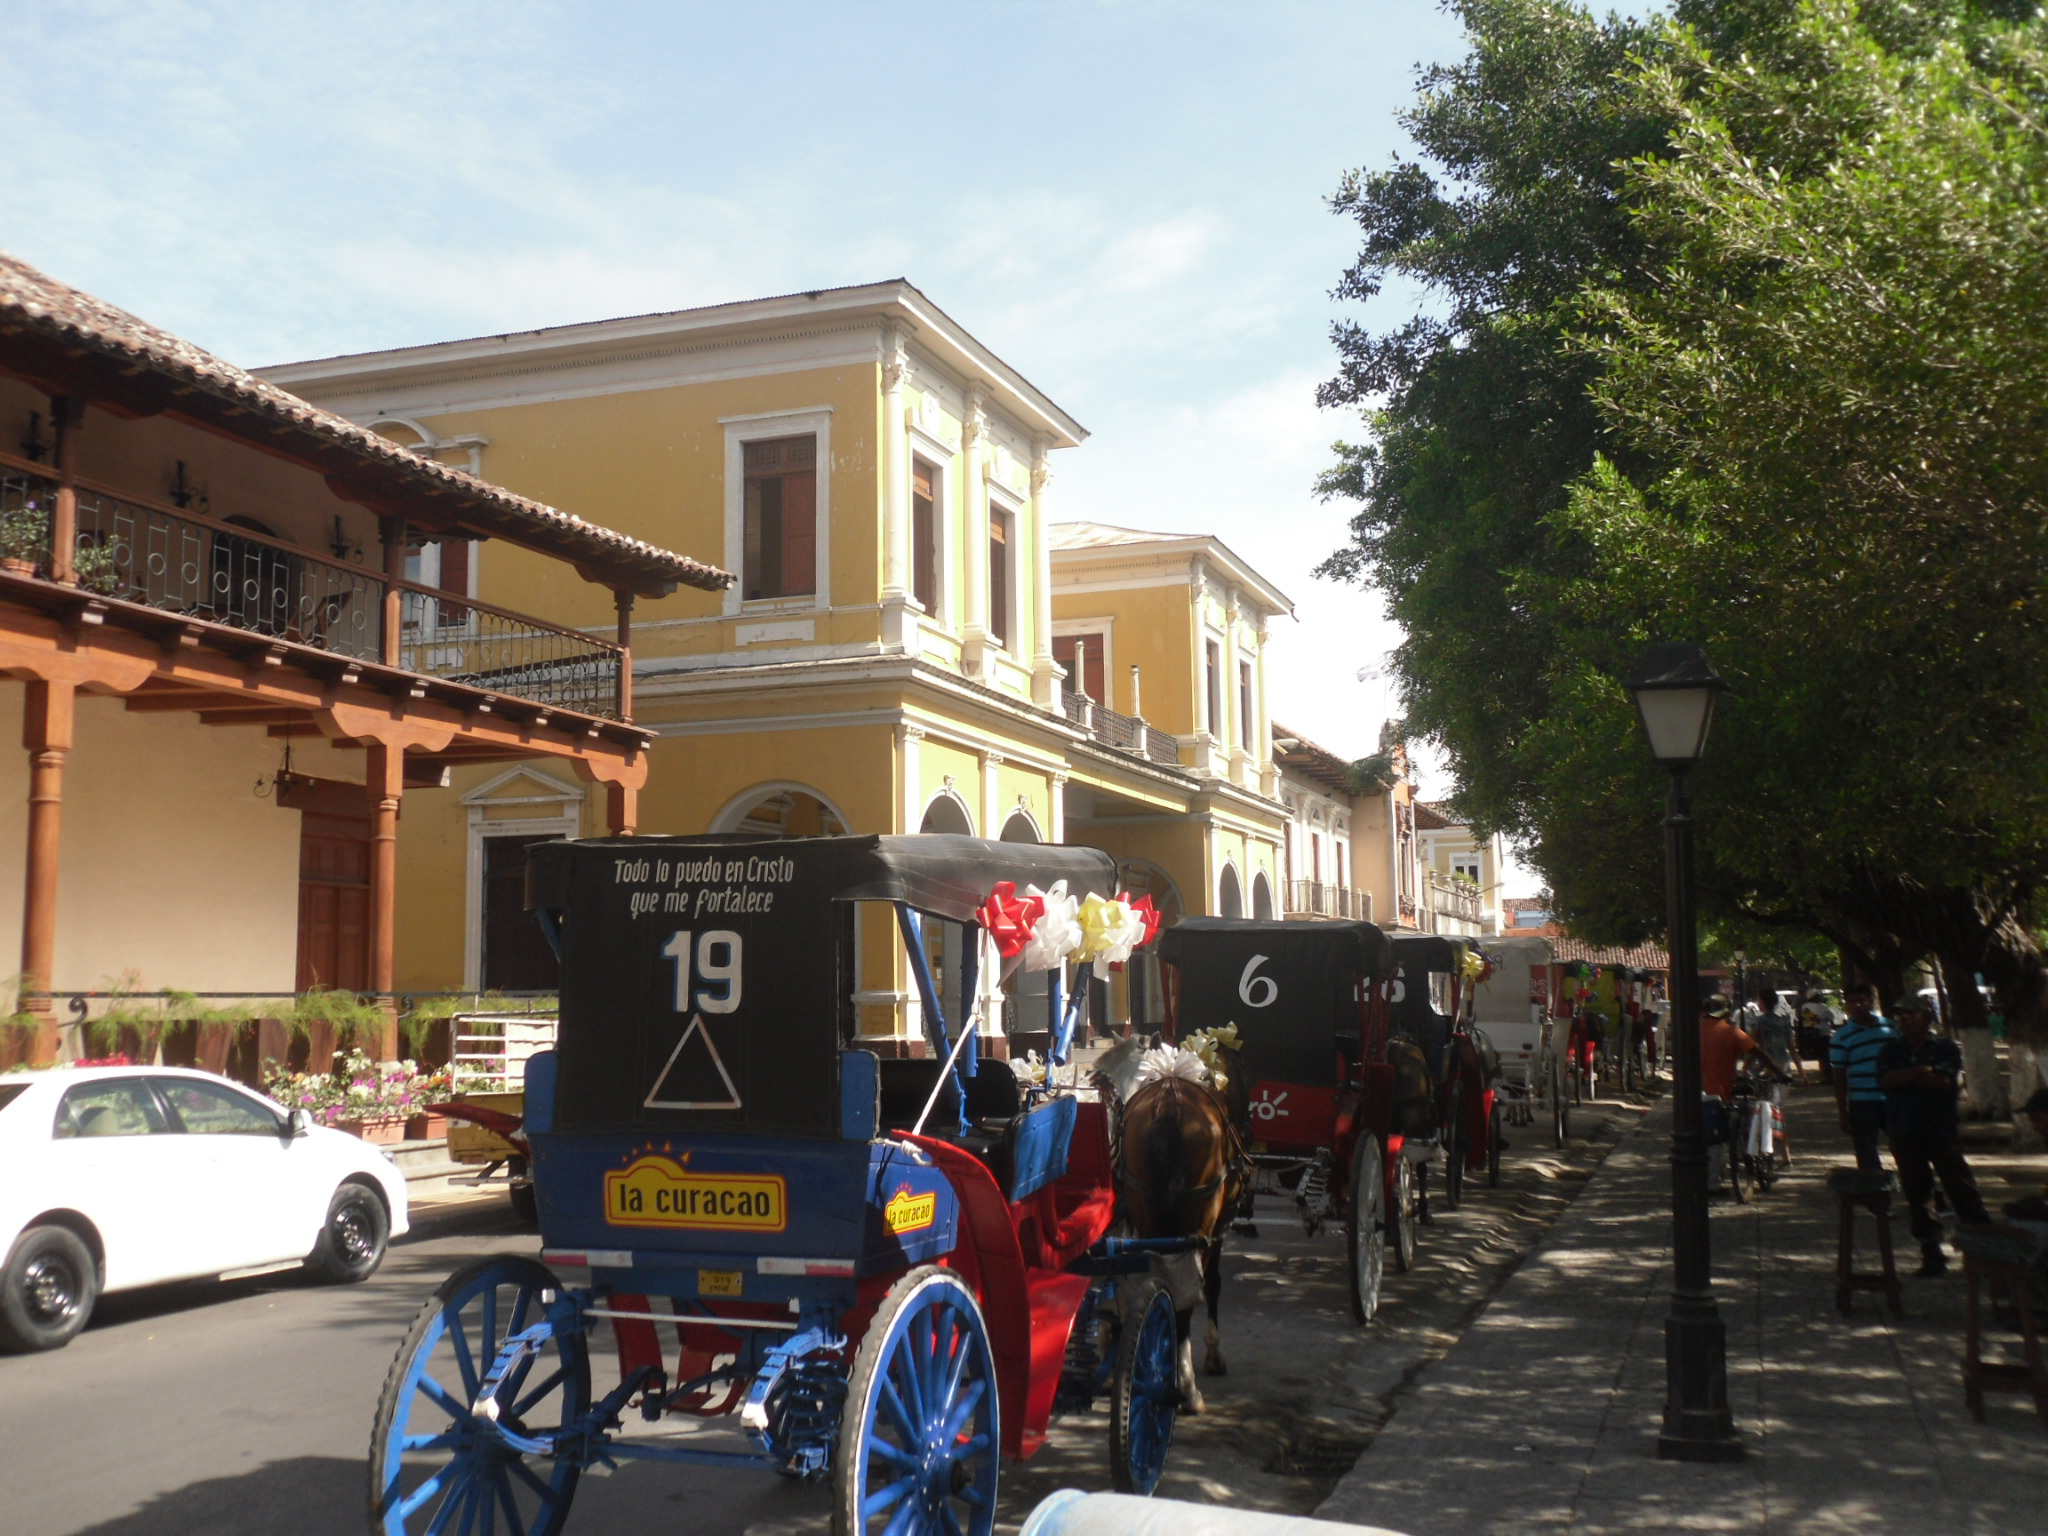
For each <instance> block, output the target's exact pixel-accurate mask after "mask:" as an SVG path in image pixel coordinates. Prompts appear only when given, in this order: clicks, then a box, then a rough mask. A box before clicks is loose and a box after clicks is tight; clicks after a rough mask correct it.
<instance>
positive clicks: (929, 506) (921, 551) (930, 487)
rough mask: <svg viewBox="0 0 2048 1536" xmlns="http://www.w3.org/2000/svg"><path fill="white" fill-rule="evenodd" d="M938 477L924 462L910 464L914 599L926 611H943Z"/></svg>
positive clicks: (915, 461) (935, 615)
mask: <svg viewBox="0 0 2048 1536" xmlns="http://www.w3.org/2000/svg"><path fill="white" fill-rule="evenodd" d="M937 480H938V475H937V472H936V471H935V470H933V468H932V467H931V465H929V464H927V463H925V461H924V460H923V459H912V460H911V461H910V565H911V570H910V584H911V596H913V597H915V598H916V599H917V600H918V602H919V603H920V604H922V605H923V607H924V611H925V612H926V613H928V614H931V615H932V616H934V617H937V615H938V611H939V544H938V535H939V528H938V503H937V498H936V495H935V491H936V489H937Z"/></svg>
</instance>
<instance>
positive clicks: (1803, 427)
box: [1324, 0, 2048, 995]
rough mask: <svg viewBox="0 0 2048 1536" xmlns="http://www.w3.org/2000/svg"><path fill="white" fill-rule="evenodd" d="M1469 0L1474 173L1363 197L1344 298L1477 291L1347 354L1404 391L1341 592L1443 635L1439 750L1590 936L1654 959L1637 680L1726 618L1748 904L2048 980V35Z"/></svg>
mask: <svg viewBox="0 0 2048 1536" xmlns="http://www.w3.org/2000/svg"><path fill="white" fill-rule="evenodd" d="M1459 10H1460V12H1461V14H1462V15H1463V16H1464V18H1465V20H1466V22H1467V25H1468V28H1469V29H1470V30H1471V33H1472V37H1473V52H1472V56H1471V57H1470V58H1469V59H1468V60H1466V61H1465V62H1464V64H1462V65H1460V66H1457V67H1455V68H1453V69H1450V70H1444V71H1437V72H1434V73H1431V74H1429V75H1426V76H1425V79H1424V82H1423V83H1424V94H1423V97H1422V100H1421V102H1420V104H1419V105H1418V106H1417V107H1416V108H1415V109H1414V110H1413V111H1412V112H1411V113H1410V114H1409V115H1408V118H1407V122H1408V126H1409V127H1410V129H1411V131H1412V132H1414V133H1415V135H1416V138H1417V141H1418V144H1419V146H1420V147H1421V148H1422V149H1423V151H1424V153H1425V155H1426V156H1427V157H1428V158H1430V159H1431V160H1432V161H1433V162H1434V163H1435V164H1436V165H1437V166H1438V167H1439V168H1440V170H1439V173H1438V174H1431V173H1430V172H1428V171H1427V170H1425V169H1424V168H1422V167H1421V166H1420V165H1404V166H1397V167H1396V168H1395V170H1393V171H1391V172H1387V173H1383V174H1381V175H1380V176H1377V177H1364V178H1354V179H1352V180H1351V181H1348V182H1347V183H1346V185H1345V187H1344V189H1343V191H1342V192H1341V193H1340V196H1339V200H1338V201H1339V206H1340V208H1341V209H1342V210H1343V211H1345V212H1346V213H1349V214H1350V215H1352V216H1353V217H1356V218H1358V219H1359V221H1360V223H1361V225H1362V226H1363V227H1364V228H1365V230H1366V234H1367V239H1366V244H1365V250H1364V253H1363V254H1362V256H1361V260H1360V264H1359V266H1357V267H1355V268H1354V269H1353V271H1352V272H1351V273H1349V274H1347V277H1346V280H1345V282H1346V286H1345V288H1344V289H1342V290H1340V291H1343V292H1347V293H1349V294H1350V295H1352V296H1356V297H1369V296H1370V295H1371V294H1373V293H1375V292H1377V291H1378V287H1379V284H1380V283H1382V282H1383V281H1384V280H1385V279H1386V278H1387V277H1389V276H1394V275H1399V276H1401V277H1404V278H1407V279H1409V280H1411V281H1418V282H1420V283H1422V284H1423V285H1424V286H1425V288H1427V289H1429V290H1430V291H1431V292H1432V295H1433V297H1434V299H1435V300H1436V301H1437V302H1438V304H1439V306H1440V311H1441V312H1440V313H1437V314H1435V315H1433V316H1432V317H1430V318H1425V319H1422V320H1416V321H1412V322H1410V323H1408V324H1407V325H1405V326H1403V327H1400V328H1398V329H1396V330H1395V331H1393V332H1390V333H1388V334H1386V335H1384V336H1377V337H1375V336H1370V335H1367V334H1366V333H1364V332H1362V331H1358V330H1349V331H1340V332H1339V335H1338V343H1339V347H1340V351H1342V352H1343V353H1344V355H1345V371H1344V373H1343V374H1341V375H1340V377H1339V378H1338V379H1337V380H1335V381H1333V382H1332V384H1331V385H1330V386H1329V387H1328V388H1327V389H1326V396H1325V397H1326V399H1328V400H1329V401H1331V402H1332V403H1345V402H1347V401H1348V402H1364V401H1366V400H1367V399H1376V400H1377V401H1378V402H1379V403H1378V405H1377V409H1376V410H1375V411H1374V413H1373V414H1372V416H1371V418H1370V421H1371V425H1372V427H1373V431H1374V439H1375V440H1374V442H1373V444H1372V446H1371V447H1370V448H1366V449H1357V448H1353V449H1343V450H1340V457H1339V463H1338V465H1337V467H1336V468H1335V469H1334V470H1333V471H1332V472H1331V473H1330V475H1328V476H1327V477H1326V478H1325V481H1324V490H1325V493H1326V494H1329V495H1333V496H1351V497H1355V498H1357V499H1358V501H1359V502H1360V506H1361V510H1360V511H1359V513H1358V515H1357V516H1356V517H1355V518H1354V520H1353V524H1352V535H1353V538H1352V543H1351V545H1350V546H1349V547H1348V548H1347V549H1346V550H1344V551H1342V552H1340V554H1339V555H1338V556H1337V557H1335V558H1333V560H1332V561H1331V562H1330V564H1329V565H1328V567H1326V569H1327V570H1328V571H1330V572H1331V573H1332V574H1337V575H1348V576H1358V577H1363V578H1365V579H1368V580H1370V581H1373V582H1374V583H1376V584H1378V585H1379V586H1381V587H1382V589H1383V590H1384V591H1385V592H1386V594H1387V596H1388V599H1389V605H1390V608H1391V610H1392V611H1393V613H1394V615H1395V617H1397V618H1398V619H1400V620H1401V621H1402V622H1403V623H1404V625H1406V626H1407V629H1408V636H1409V638H1408V641H1407V644H1406V645H1405V646H1404V647H1403V648H1402V650H1401V651H1399V652H1398V653H1397V655H1396V658H1395V663H1396V667H1397V669H1398V672H1399V675H1400V678H1401V681H1402V683H1403V685H1404V688H1405V691H1406V693H1407V697H1408V704H1409V718H1410V723H1411V727H1413V728H1415V729H1416V730H1418V731H1419V732H1420V733H1423V734H1428V735H1432V736H1434V737H1435V738H1436V739H1438V740H1439V741H1440V742H1441V743H1442V744H1443V745H1444V746H1445V747H1446V748H1447V749H1448V751H1449V754H1450V756H1451V759H1452V762H1453V764H1454V766H1455V768H1456V771H1457V772H1458V774H1459V777H1460V781H1461V798H1462V799H1463V801H1464V802H1465V803H1466V805H1467V806H1468V807H1469V808H1470V809H1471V810H1472V811H1473V812H1474V813H1475V815H1476V816H1477V817H1478V819H1479V820H1481V821H1482V822H1485V823H1488V824H1491V825H1495V826H1503V827H1506V828H1509V829H1510V830H1512V831H1515V832H1517V833H1520V834H1522V835H1523V836H1525V837H1530V838H1532V839H1533V840H1534V856H1535V861H1536V863H1537V864H1538V866H1539V868H1541V869H1542V870H1543V871H1544V873H1545V874H1546V875H1548V877H1549V879H1550V882H1551V885H1552V888H1553V890H1554V891H1555V892H1556V894H1557V896H1558V898H1559V905H1560V907H1561V908H1562V909H1563V910H1564V911H1565V912H1566V913H1567V914H1568V915H1570V916H1571V917H1572V918H1573V919H1574V920H1575V921H1577V922H1579V923H1580V924H1581V925H1582V926H1584V927H1586V928H1588V929H1589V930H1591V931H1596V932H1602V933H1605V934H1608V935H1610V936H1613V937H1617V938H1625V937H1633V936H1635V934H1636V933H1638V932H1640V931H1641V930H1642V929H1644V928H1646V927H1654V926H1655V925H1656V915H1657V914H1658V912H1659V909H1660V907H1661V899H1660V896H1659V893H1658V890H1657V881H1656V876H1657V873H1658V868H1657V866H1658V860H1657V840H1656V837H1655V832H1654V822H1655V807H1656V802H1657V798H1658V796H1657V787H1656V785H1655V783H1654V776H1653V774H1652V773H1651V771H1650V770H1649V769H1648V767H1647V765H1646V764H1644V763H1643V761H1642V755H1641V748H1640V746H1639V745H1638V744H1637V737H1636V731H1635V728H1634V725H1633V722H1632V719H1631V716H1630V710H1629V707H1628V704H1627V701H1626V699H1625V698H1624V697H1623V696H1622V694H1621V692H1620V689H1619V687H1618V684H1617V682H1616V679H1617V678H1618V677H1619V676H1620V675H1621V674H1622V673H1623V672H1625V671H1626V669H1627V668H1628V666H1629V665H1630V664H1631V663H1632V662H1633V660H1634V659H1635V657H1636V656H1637V655H1638V654H1640V652H1641V650H1642V648H1643V647H1644V645H1646V644H1647V643H1648V642H1649V641H1650V640H1652V639H1655V638H1665V637H1670V636H1683V637H1687V638H1695V639H1699V640H1701V641H1702V642H1703V643H1705V644H1706V645H1707V647H1708V649H1709V652H1710V654H1712V656H1713V657H1714V659H1715V661H1716V664H1717V665H1719V666H1720V667H1721V668H1722V669H1723V671H1724V672H1726V673H1727V674H1728V675H1730V677H1731V679H1732V680H1733V681H1734V682H1735V683H1736V684H1737V692H1736V694H1735V695H1734V697H1732V698H1731V699H1730V700H1729V701H1728V702H1727V703H1726V704H1724V706H1723V710H1722V714H1721V717H1720V719H1719V721H1718V722H1717V725H1716V739H1715V743H1714V749H1713V751H1712V753H1711V754H1710V756H1709V758H1708V760H1707V762H1706V763H1705V764H1704V765H1703V766H1702V768H1701V770H1700V771H1699V772H1698V773H1697V774H1696V775H1695V781H1696V782H1695V791H1696V802H1697V804H1698V807H1699V811H1700V815H1701V820H1702V829H1703V833H1704V844H1703V884H1704V885H1705V887H1706V889H1707V891H1708V893H1709V896H1710V898H1711V901H1710V905H1711V906H1717V907H1718V909H1719V910H1720V911H1721V913H1722V914H1723V915H1724V916H1727V917H1730V918H1736V917H1740V918H1742V919H1745V920H1747V921H1751V922H1761V923H1765V924H1772V925H1778V926H1785V927H1807V928H1812V929H1817V930H1819V931H1822V932H1825V933H1827V934H1829V935H1830V936H1831V937H1833V938H1835V939H1836V940H1838V941H1839V942H1841V943H1843V944H1844V945H1845V946H1846V947H1848V948H1849V949H1850V950H1851V951H1852V952H1853V953H1854V954H1855V955H1856V956H1857V957H1858V958H1859V959H1860V960H1861V961H1862V963H1863V964H1864V965H1865V966H1866V967H1868V968H1870V969H1872V970H1874V971H1875V972H1877V973H1878V974H1879V975H1880V976H1883V977H1886V978H1888V979H1892V980H1893V981H1894V984H1896V981H1895V979H1896V976H1897V973H1898V971H1899V970H1900V968H1901V967H1902V965H1903V964H1904V963H1905V962H1906V961H1907V960H1909V959H1911V958H1913V957H1914V956H1917V955H1919V954H1924V953H1926V952H1928V951H1929V950H1930V949H1932V950H1937V951H1939V952H1941V953H1942V954H1943V955H1944V957H1945V958H1948V959H1950V960H1951V961H1952V964H1960V965H1975V967H1976V968H1979V969H1986V970H1989V971H1991V972H1994V973H1998V972H2001V971H2004V972H2008V973H2009V975H2008V977H2007V979H2008V980H2009V981H2010V983H2011V985H2012V986H2013V987H2015V988H2019V989H2021V990H2024V989H2025V988H2027V987H2036V988H2038V984H2039V981H2040V975H2039V971H2040V967H2039V961H2038V956H2037V955H2035V954H2034V953H2033V949H2032V944H2031V942H2030V940H2029V939H2028V938H2027V934H2026V928H2027V918H2028V916H2029V913H2030V905H2031V902H2032V900H2033V896H2034V892H2035V889H2036V887H2037V885H2038V882H2039V872H2040V871H2041V870H2042V869H2043V868H2044V864H2043V858H2044V852H2048V800H2044V796H2048V776H2044V775H2042V774H2041V773H2040V772H2039V769H2038V764H2039V763H2040V762H2041V761H2042V752H2041V749H2042V747H2043V746H2044V745H2048V743H2044V742H2043V741H2042V740H2041V733H2042V731H2043V729H2044V728H2048V712H2044V711H2043V710H2041V709H2040V708H2039V705H2040V703H2041V702H2042V700H2041V696H2040V695H2041V689H2040V683H2039V681H2038V680H2039V679H2040V678H2041V677H2042V676H2044V675H2048V674H2044V673H2043V671H2042V669H2041V663H2042V661H2043V660H2048V657H2044V656H2043V654H2042V647H2043V643H2044V635H2043V631H2042V629H2041V625H2040V614H2039V612H2038V609H2039V604H2040V602H2041V598H2042V590H2041V589H2042V582H2043V578H2044V576H2048V548H2044V544H2043V530H2044V527H2048V523H2044V518H2043V512H2044V510H2048V509H2044V506H2043V503H2042V495H2043V491H2044V487H2043V485H2042V484H2041V476H2042V466H2043V464H2044V463H2048V433H2044V431H2043V429H2044V427H2048V418H2044V415H2043V410H2044V407H2043V405H2042V403H2041V402H2042V401H2043V400H2044V399H2048V377H2044V371H2048V370H2044V367H2043V364H2044V362H2048V341H2044V339H2043V338H2042V337H2041V336H2040V334H2039V333H2040V329H2041V328H2040V326H2039V318H2040V316H2041V315H2042V313H2043V309H2042V306H2041V303H2040V300H2041V298H2042V297H2043V295H2042V294H2041V293H2040V292H2039V291H2038V290H2039V285H2040V283H2041V282H2042V280H2043V279H2044V277H2048V263H2044V262H2043V261H2042V260H2041V257H2042V255H2043V254H2044V253H2043V251H2042V250H2041V248H2040V242H2041V240H2042V239H2043V237H2044V234H2043V232H2044V230H2048V223H2044V221H2043V219H2042V217H2041V210H2042V209H2043V208H2044V207H2048V154H2044V148H2043V136H2042V129H2041V125H2040V122H2039V120H2038V118H2037V117H2036V116H2035V113H2036V112H2037V110H2038V109H2039V103H2041V102H2042V101H2044V100H2048V90H2044V85H2048V71H2044V68H2043V65H2042V61H2041V57H2040V51H2039V50H2040V42H2041V34H2042V30H2043V28H2042V24H2041V23H2040V22H2038V21H2037V20H2035V19H2033V17H2032V13H2031V10H2028V11H2026V12H2025V14H2024V17H2023V19H2019V20H2014V19H2012V18H2014V17H2015V16H2018V15H2020V10H2019V8H2016V7H2013V6H2006V5H1997V6H1993V5H1983V4H1965V3H1960V0H1958V3H1950V4H1926V5H1907V4H1902V3H1901V4H1891V5H1874V4H1873V5H1866V6H1865V7H1863V8H1862V10H1861V11H1858V10H1857V9H1856V8H1854V7H1852V6H1849V5H1847V4H1843V3H1834V4H1815V5H1809V6H1800V7H1794V6H1791V5H1789V4H1773V3H1769V0H1748V3H1744V4H1727V3H1723V4H1704V3H1695V4H1682V5H1681V6H1680V7H1679V8H1678V15H1679V19H1680V21H1681V23H1683V24H1684V25H1682V26H1679V27H1673V28H1668V29H1661V30H1658V31H1656V32H1654V33H1653V32H1650V31H1647V30H1646V29H1644V28H1642V27H1640V26H1638V25H1637V24H1635V23H1632V22H1628V21H1625V20H1618V19H1614V18H1610V19H1609V20H1607V21H1606V22H1595V21H1594V20H1593V19H1592V18H1591V17H1590V16H1588V15H1586V14H1585V13H1584V12H1582V11H1580V10H1579V9H1577V8H1576V7H1573V6H1567V5H1559V4H1549V3H1537V0H1500V3H1488V4H1471V5H1465V6H1461V7H1459ZM1622 55H1628V56H1631V57H1630V59H1628V60H1624V61H1623V62H1619V63H1617V62H1616V60H1617V58H1619V57H1620V56H1622ZM1447 188H1448V189H1449V190H1446V189H1447ZM1566 209H1569V215H1570V216H1569V218H1567V217H1565V216H1564V214H1563V212H1562V210H1566ZM1565 223H1569V224H1570V225H1571V228H1569V229H1568V230H1567V229H1563V228H1562V227H1561V226H1562V225H1563V224H1565ZM1973 995H1974V994H1973Z"/></svg>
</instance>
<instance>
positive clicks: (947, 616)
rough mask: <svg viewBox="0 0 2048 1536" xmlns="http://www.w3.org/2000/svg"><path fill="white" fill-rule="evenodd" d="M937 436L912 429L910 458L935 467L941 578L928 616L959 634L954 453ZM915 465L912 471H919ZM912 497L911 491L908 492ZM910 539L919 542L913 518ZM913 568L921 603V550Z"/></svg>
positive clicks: (935, 539)
mask: <svg viewBox="0 0 2048 1536" xmlns="http://www.w3.org/2000/svg"><path fill="white" fill-rule="evenodd" d="M954 451H955V450H953V449H950V448H948V447H947V446H946V445H945V444H944V443H942V442H940V441H939V440H938V439H937V438H936V437H933V436H931V435H930V434H929V433H925V432H920V431H918V430H917V429H916V428H915V427H912V428H911V429H910V457H911V459H912V460H913V461H915V460H917V459H923V460H924V461H925V463H927V464H929V465H931V467H932V546H933V547H932V574H933V575H934V576H935V577H936V578H937V581H938V587H939V590H938V592H937V593H936V594H934V602H933V606H932V607H931V608H930V609H929V610H928V611H927V612H926V614H925V617H926V618H927V619H929V620H931V622H932V623H934V624H936V625H938V626H939V627H940V628H941V629H943V630H946V631H947V632H949V633H953V632H957V631H958V629H959V627H960V625H959V621H958V620H957V618H956V617H955V615H956V614H957V613H958V612H959V608H960V605H959V604H958V603H956V602H955V601H954V600H953V586H954V582H953V560H954V553H955V551H954V543H955V539H954V524H955V523H956V522H957V521H958V519H956V518H955V516H954V514H953V453H954ZM915 467H916V466H915V464H914V463H913V465H912V469H913V472H914V470H915ZM904 494H905V495H906V496H907V495H909V494H911V493H910V492H909V491H908V490H906V491H905V492H904ZM910 537H911V540H912V542H913V543H915V542H916V539H917V519H916V517H915V516H913V517H912V518H911V519H910ZM908 564H909V566H910V569H909V570H907V571H906V572H904V574H905V575H906V576H908V577H909V578H910V587H911V592H910V598H911V601H912V602H916V601H917V551H916V550H915V549H912V550H911V551H910V560H909V562H908Z"/></svg>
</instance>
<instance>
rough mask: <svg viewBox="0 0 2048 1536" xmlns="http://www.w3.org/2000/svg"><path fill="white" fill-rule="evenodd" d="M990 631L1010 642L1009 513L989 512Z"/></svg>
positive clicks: (993, 637) (1001, 641) (997, 640)
mask: <svg viewBox="0 0 2048 1536" xmlns="http://www.w3.org/2000/svg"><path fill="white" fill-rule="evenodd" d="M988 633H989V638H990V639H991V640H993V641H995V643H996V644H997V645H1000V646H1004V647H1007V646H1008V645H1009V643H1010V514H1009V513H1007V512H998V511H996V510H995V509H994V508H993V507H991V508H990V509H989V514H988Z"/></svg>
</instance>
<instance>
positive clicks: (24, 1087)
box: [0, 1083, 28, 1109]
mask: <svg viewBox="0 0 2048 1536" xmlns="http://www.w3.org/2000/svg"><path fill="white" fill-rule="evenodd" d="M27 1092H28V1084H27V1083H0V1109H5V1108H6V1107H7V1106H8V1105H10V1104H12V1103H13V1102H14V1101H15V1100H16V1099H18V1098H20V1097H21V1096H22V1095H23V1094H24V1093H27Z"/></svg>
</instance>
